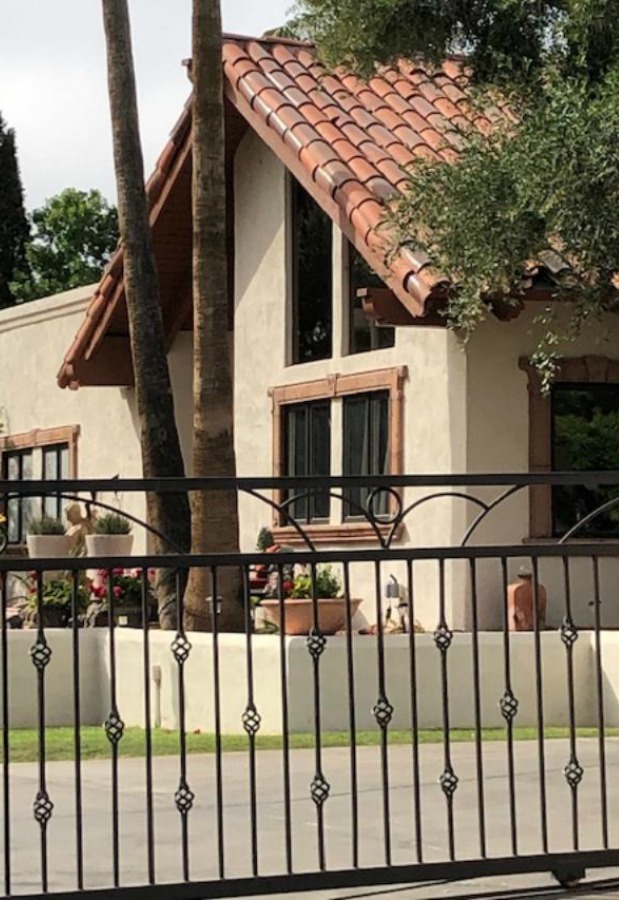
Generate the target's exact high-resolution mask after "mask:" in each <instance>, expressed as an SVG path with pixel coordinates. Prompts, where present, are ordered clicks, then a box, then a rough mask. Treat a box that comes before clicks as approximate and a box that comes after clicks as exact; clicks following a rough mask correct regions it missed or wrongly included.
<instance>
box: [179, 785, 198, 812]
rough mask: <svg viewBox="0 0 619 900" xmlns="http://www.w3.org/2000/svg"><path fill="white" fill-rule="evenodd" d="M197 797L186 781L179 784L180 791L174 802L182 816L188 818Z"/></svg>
mask: <svg viewBox="0 0 619 900" xmlns="http://www.w3.org/2000/svg"><path fill="white" fill-rule="evenodd" d="M195 799H196V795H195V794H194V792H193V791H192V790H191V788H190V787H189V785H188V784H187V782H186V781H184V780H182V779H181V781H180V782H179V785H178V790H177V791H176V793H175V794H174V802H175V804H176V808H177V809H178V811H179V813H180V814H181V816H186V815H187V814H188V813H189V812H190V811H191V810H192V808H193V804H194V801H195Z"/></svg>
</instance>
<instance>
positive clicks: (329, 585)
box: [289, 566, 342, 600]
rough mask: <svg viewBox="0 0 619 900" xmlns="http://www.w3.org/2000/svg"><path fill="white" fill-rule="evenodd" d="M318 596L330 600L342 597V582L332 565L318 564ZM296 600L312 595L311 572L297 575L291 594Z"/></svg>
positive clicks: (316, 579)
mask: <svg viewBox="0 0 619 900" xmlns="http://www.w3.org/2000/svg"><path fill="white" fill-rule="evenodd" d="M315 581H316V597H317V598H318V599H319V600H330V599H332V598H334V597H340V596H341V594H342V583H341V581H340V579H339V578H338V576H337V575H336V574H335V572H334V571H333V567H332V566H318V568H317V569H316V578H315ZM289 596H290V597H292V598H294V599H295V600H305V599H307V598H309V597H311V596H312V577H311V574H307V575H296V576H295V579H294V583H293V586H292V590H291V591H290V594H289Z"/></svg>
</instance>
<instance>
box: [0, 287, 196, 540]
mask: <svg viewBox="0 0 619 900" xmlns="http://www.w3.org/2000/svg"><path fill="white" fill-rule="evenodd" d="M93 290H94V287H92V286H91V287H84V288H79V289H76V290H73V291H68V292H66V293H64V294H59V295H57V296H55V297H48V298H46V299H44V300H38V301H35V302H34V303H28V304H25V305H24V306H20V307H17V308H15V309H7V310H2V311H0V385H2V388H1V391H0V409H2V415H3V418H4V426H5V433H6V434H20V433H22V432H29V431H31V430H32V429H45V428H55V427H58V426H66V425H79V426H80V434H79V438H78V447H77V459H78V472H77V475H78V477H79V478H109V477H113V476H115V475H118V476H120V477H121V478H139V477H141V475H142V464H141V457H140V445H139V426H138V421H137V416H136V409H135V392H134V391H133V389H125V388H109V387H106V388H100V387H99V388H97V387H90V388H89V387H82V388H80V389H79V390H77V391H72V390H68V389H65V390H61V389H60V388H59V387H58V385H57V383H56V375H57V372H58V369H59V368H60V363H61V361H62V359H63V356H64V354H65V353H66V351H67V349H68V347H69V345H70V344H71V341H72V340H73V338H74V336H75V334H76V332H77V330H78V328H79V327H80V325H81V323H82V321H83V318H84V316H85V313H86V309H87V306H88V302H89V300H90V298H91V297H92V293H93ZM169 361H170V372H171V377H172V383H173V389H174V396H175V403H176V416H177V423H178V427H179V434H180V439H181V445H182V450H183V454H184V457H185V461H186V465H187V467H189V466H190V463H191V423H192V414H191V335H189V334H186V333H181V334H179V336H178V337H177V339H176V341H175V343H174V346H173V348H172V350H171V352H170V357H169ZM35 474H37V473H35ZM99 499H101V500H103V501H105V502H108V503H110V504H112V505H113V506H118V507H119V508H120V509H124V510H126V511H127V512H129V513H132V514H133V515H135V516H137V517H138V518H140V519H144V518H145V501H144V496H143V495H142V494H140V493H137V494H126V495H125V496H103V495H101V496H100V498H99ZM134 534H135V545H134V552H141V551H142V550H145V549H146V533H145V532H144V530H143V529H140V528H138V527H136V528H135V529H134Z"/></svg>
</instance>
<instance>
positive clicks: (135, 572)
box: [133, 569, 143, 578]
mask: <svg viewBox="0 0 619 900" xmlns="http://www.w3.org/2000/svg"><path fill="white" fill-rule="evenodd" d="M142 571H143V570H142V569H134V570H133V576H134V578H141V577H142Z"/></svg>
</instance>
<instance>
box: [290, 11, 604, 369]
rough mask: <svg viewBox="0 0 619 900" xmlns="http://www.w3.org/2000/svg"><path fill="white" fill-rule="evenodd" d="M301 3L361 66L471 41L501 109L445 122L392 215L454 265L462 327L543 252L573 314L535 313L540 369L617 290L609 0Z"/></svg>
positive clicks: (488, 97) (480, 86)
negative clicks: (453, 130)
mask: <svg viewBox="0 0 619 900" xmlns="http://www.w3.org/2000/svg"><path fill="white" fill-rule="evenodd" d="M298 11H299V14H300V16H301V20H302V23H303V27H304V29H305V31H306V33H308V34H310V35H311V36H313V37H314V38H315V39H316V40H317V41H318V44H319V48H320V51H321V53H322V55H323V57H324V59H325V60H326V61H327V63H328V64H331V65H333V64H335V63H340V62H344V63H345V64H347V65H348V66H351V67H353V68H354V69H356V70H357V71H360V72H361V73H363V74H366V75H367V74H369V73H370V72H371V71H372V70H373V68H374V67H375V65H376V64H377V63H380V62H393V61H394V60H395V59H397V58H398V57H402V56H404V57H408V58H410V57H412V56H414V55H416V54H423V56H424V57H425V58H426V60H428V61H429V62H430V64H431V63H432V62H433V61H434V62H436V61H439V60H440V59H442V58H444V57H445V56H446V55H448V54H451V53H454V52H456V51H457V52H461V53H465V54H466V57H467V68H468V70H469V73H470V79H471V83H472V85H474V86H475V88H476V97H475V101H474V102H476V103H479V104H481V105H482V106H484V107H485V108H486V109H487V110H489V109H492V111H493V112H494V113H496V112H497V106H498V107H499V108H501V109H502V110H503V114H502V115H499V116H497V115H494V116H492V118H493V126H492V130H491V132H490V133H489V134H488V133H486V134H482V133H481V132H480V131H479V130H478V129H477V128H476V127H475V126H473V125H472V126H470V127H469V128H466V129H464V130H460V131H459V132H458V133H457V135H453V134H452V135H445V139H446V143H447V141H448V140H449V141H450V142H452V143H453V141H454V138H455V141H456V142H457V144H458V145H459V153H458V161H457V163H456V164H454V163H453V162H448V161H446V160H445V159H436V160H435V161H429V162H428V161H427V160H421V161H419V162H417V163H415V164H414V165H413V166H412V167H411V169H410V170H409V179H408V186H407V189H406V191H405V192H404V194H403V195H402V196H401V197H400V198H399V199H398V200H397V201H396V202H395V203H394V206H393V210H392V224H394V225H395V229H396V233H397V235H398V241H399V242H400V244H405V243H407V242H410V243H412V244H414V245H415V246H416V247H418V248H419V247H421V248H423V249H425V250H426V252H427V253H428V255H429V256H430V258H431V260H432V261H433V263H434V264H435V265H436V266H437V268H439V269H440V270H441V271H443V272H444V273H445V274H446V275H448V276H449V277H450V279H451V281H452V284H453V285H454V290H453V292H452V295H451V299H450V305H449V307H450V308H449V311H448V314H449V318H450V321H451V323H452V324H453V325H454V326H455V327H457V328H458V329H460V330H461V331H462V333H463V334H464V335H465V336H466V335H467V334H468V333H469V332H470V331H471V330H472V329H473V328H474V327H475V326H476V325H477V324H478V323H479V321H480V320H482V319H483V318H484V316H485V315H486V312H487V305H486V303H485V300H486V299H487V298H488V296H492V295H494V294H496V293H500V294H501V295H503V296H505V295H508V296H514V295H516V296H517V295H518V294H519V293H520V292H521V291H522V279H523V275H524V274H525V273H526V272H527V271H528V270H529V269H530V266H531V263H532V262H544V261H545V260H549V259H550V260H552V265H551V266H550V268H551V269H552V270H553V271H556V270H557V269H559V270H560V271H561V274H562V277H560V278H559V279H558V283H557V286H556V294H557V298H558V299H560V300H562V301H564V303H563V308H567V309H569V311H570V315H569V322H568V323H567V325H566V324H565V322H563V323H562V324H561V325H559V324H558V322H557V321H556V318H555V313H554V310H555V309H556V306H557V305H556V304H555V305H550V306H549V307H548V309H547V310H545V311H544V313H543V314H542V316H541V317H540V319H539V322H538V324H539V347H538V353H537V362H538V364H539V365H540V367H541V369H542V371H543V374H544V377H545V380H546V383H548V381H549V379H550V378H551V377H552V374H553V371H554V365H555V361H556V358H557V356H559V355H560V354H561V353H562V352H564V347H565V343H566V341H569V340H571V339H573V338H574V337H575V336H576V335H577V334H578V333H579V332H580V329H581V328H582V326H583V323H585V322H588V321H591V320H595V319H597V317H598V316H599V314H600V313H601V312H602V311H606V310H612V311H615V310H616V309H617V305H618V294H617V283H616V278H615V275H616V273H617V272H619V221H618V217H617V212H616V211H617V202H618V201H619V154H618V153H617V147H618V146H619V143H618V141H619V16H618V15H617V13H618V12H619V3H617V0H552V2H546V3H545V2H535V3H533V2H522V0H444V2H442V3H427V2H426V0H302V2H301V3H300V5H299V10H298ZM506 110H508V111H509V115H505V111H506Z"/></svg>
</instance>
